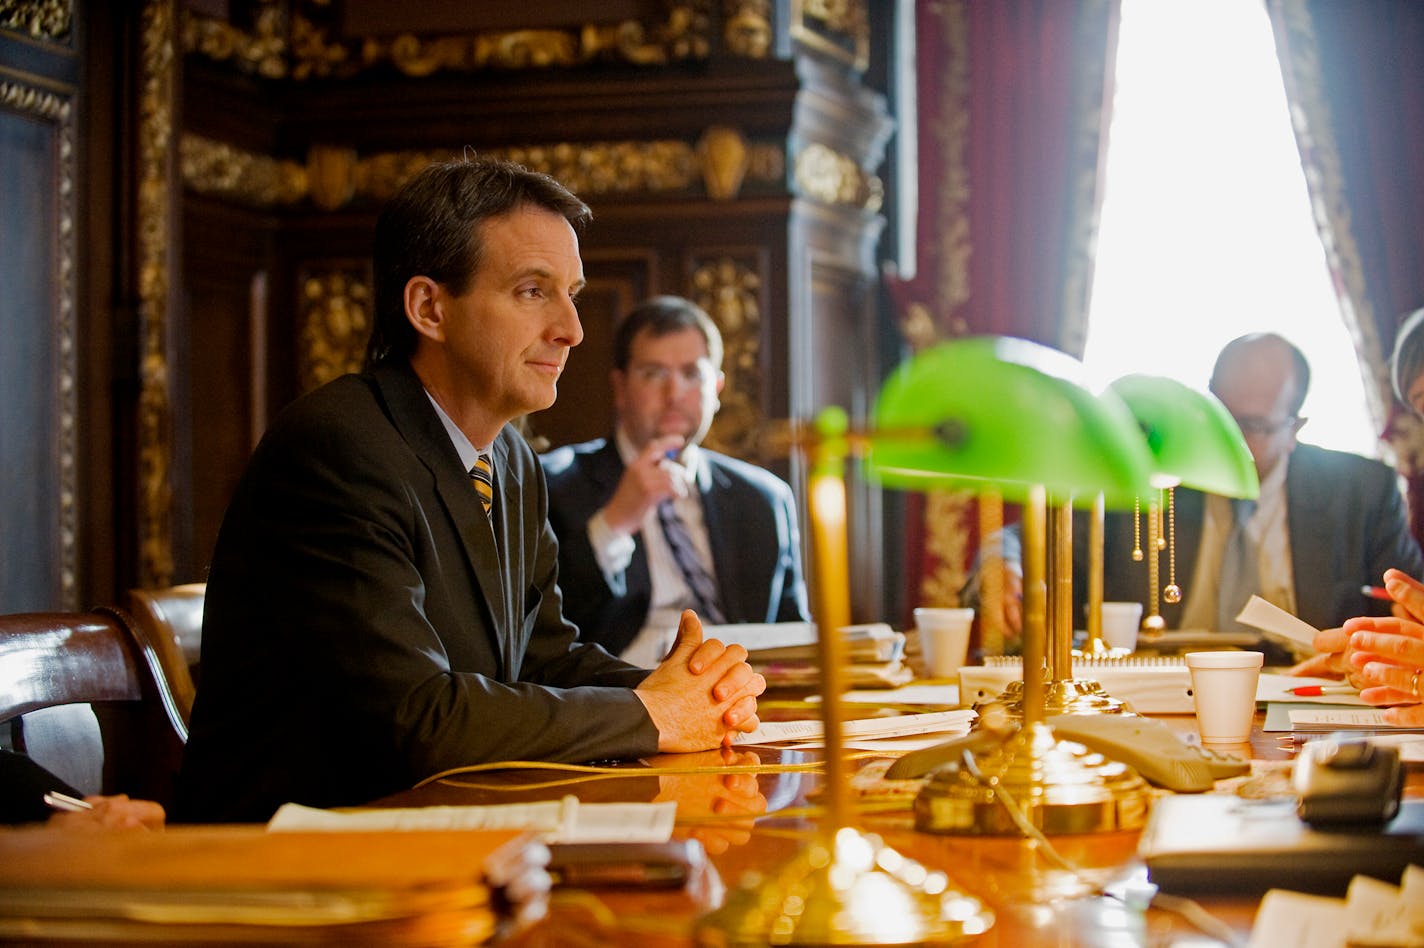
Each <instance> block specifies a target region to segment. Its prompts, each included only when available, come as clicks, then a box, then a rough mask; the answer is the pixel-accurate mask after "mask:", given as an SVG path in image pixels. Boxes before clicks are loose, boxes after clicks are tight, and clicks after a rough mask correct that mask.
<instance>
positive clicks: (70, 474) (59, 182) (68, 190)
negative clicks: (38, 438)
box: [0, 80, 79, 610]
mask: <svg viewBox="0 0 1424 948" xmlns="http://www.w3.org/2000/svg"><path fill="white" fill-rule="evenodd" d="M0 108H3V109H6V110H8V111H12V112H17V113H20V114H22V115H27V116H29V117H30V118H31V119H37V120H39V121H41V122H46V123H48V124H51V125H53V126H54V130H55V140H56V149H55V150H56V155H57V160H56V162H55V179H54V195H53V200H54V206H55V230H54V242H55V246H54V252H55V258H54V264H55V270H54V278H55V280H54V296H55V299H54V308H53V311H52V313H51V315H50V317H49V318H50V319H51V320H52V321H53V338H54V341H55V350H56V355H57V359H56V366H55V369H56V372H55V378H54V383H53V384H54V389H53V395H54V407H55V413H54V422H55V431H56V435H55V449H56V454H57V474H58V478H59V483H58V484H57V487H58V493H59V511H58V518H57V521H56V522H55V527H56V528H57V530H58V531H59V534H58V538H57V540H58V548H59V563H58V567H59V603H58V606H59V608H61V609H67V610H74V609H78V608H79V478H78V470H79V468H78V425H79V414H78V411H79V409H78V391H79V361H78V360H79V347H78V343H77V339H76V328H75V312H74V307H75V286H76V283H77V280H78V272H77V260H78V240H77V233H78V227H77V223H76V221H75V219H74V192H75V167H76V164H75V163H76V159H75V141H74V136H75V133H74V109H73V107H72V105H71V102H70V100H69V99H68V98H66V97H64V96H60V95H57V94H55V93H53V92H47V91H44V90H41V89H36V88H33V87H32V86H27V85H24V84H23V83H20V82H12V81H8V80H0Z"/></svg>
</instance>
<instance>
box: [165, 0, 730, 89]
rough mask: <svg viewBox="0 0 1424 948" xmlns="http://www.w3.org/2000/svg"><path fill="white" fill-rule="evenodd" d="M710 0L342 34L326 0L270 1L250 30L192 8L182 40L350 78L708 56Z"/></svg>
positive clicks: (297, 74) (267, 63) (225, 58)
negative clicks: (661, 15) (497, 24)
mask: <svg viewBox="0 0 1424 948" xmlns="http://www.w3.org/2000/svg"><path fill="white" fill-rule="evenodd" d="M709 2H710V0H681V2H673V3H669V4H668V6H667V15H666V19H664V20H663V21H662V22H641V21H639V20H622V21H619V22H616V23H601V22H591V23H585V24H583V25H581V26H578V27H568V28H562V29H521V30H506V31H501V32H482V33H472V34H456V35H443V36H425V37H422V36H414V35H412V34H409V33H406V34H401V35H399V36H396V37H394V38H385V37H376V36H367V37H351V38H345V37H338V36H335V35H333V32H334V28H333V18H332V15H331V12H330V9H329V5H328V4H324V3H318V2H316V0H308V2H306V3H293V4H291V12H290V15H288V14H286V13H285V12H284V9H283V8H281V7H279V6H277V5H270V6H264V7H263V8H262V9H261V11H260V12H259V15H258V16H257V18H256V22H255V29H254V30H253V31H252V32H248V31H245V30H242V29H240V28H238V27H235V26H233V25H231V24H230V23H227V22H224V21H222V20H216V19H213V18H211V17H204V16H201V15H199V14H196V13H191V12H189V13H187V14H186V15H185V17H184V24H183V49H184V52H185V53H197V54H200V55H203V56H206V57H208V58H209V59H212V60H214V61H217V62H225V63H231V64H232V65H234V66H235V67H236V68H238V69H240V70H242V71H244V72H254V73H258V74H260V75H263V76H267V77H269V78H291V79H295V80H306V79H313V78H328V77H339V78H349V77H351V76H354V75H358V74H360V73H362V72H366V71H369V70H373V69H380V68H388V67H394V68H395V69H397V70H399V71H400V72H401V73H403V74H405V75H407V76H413V77H424V76H430V75H433V74H435V73H437V72H442V71H449V72H479V71H483V70H491V69H515V70H517V69H548V68H555V67H570V66H580V65H583V64H585V63H590V62H598V61H605V60H612V61H615V62H624V63H632V64H634V65H661V64H664V63H669V62H678V61H682V60H699V59H706V58H707V55H708V52H709V49H710V42H709V38H708V37H709V33H710V30H711V25H710V24H711V17H710V16H709V15H708V4H709Z"/></svg>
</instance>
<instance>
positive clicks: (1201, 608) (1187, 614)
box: [1182, 455, 1295, 629]
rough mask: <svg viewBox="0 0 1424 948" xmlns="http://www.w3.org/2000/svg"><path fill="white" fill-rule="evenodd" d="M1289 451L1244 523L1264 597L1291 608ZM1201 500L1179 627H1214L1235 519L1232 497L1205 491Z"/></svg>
mask: <svg viewBox="0 0 1424 948" xmlns="http://www.w3.org/2000/svg"><path fill="white" fill-rule="evenodd" d="M1289 464H1290V455H1286V456H1285V457H1284V458H1282V459H1281V462H1280V463H1279V464H1277V465H1276V467H1275V470H1273V471H1271V473H1270V474H1268V475H1267V476H1266V479H1265V480H1264V481H1262V482H1261V496H1260V498H1259V499H1257V501H1256V510H1255V512H1254V513H1253V514H1252V515H1251V519H1250V520H1248V521H1247V523H1246V531H1247V533H1248V534H1249V535H1250V537H1251V539H1252V540H1253V541H1254V542H1255V544H1256V553H1257V563H1256V576H1257V578H1258V581H1259V584H1260V596H1261V598H1262V599H1265V600H1267V601H1268V602H1271V603H1273V604H1274V605H1277V606H1280V607H1281V608H1282V609H1284V610H1286V611H1287V612H1289V613H1291V614H1292V615H1294V614H1295V573H1294V570H1293V569H1292V565H1291V553H1290V527H1289V524H1288V523H1287V516H1286V513H1287V505H1286V470H1287V467H1288V466H1289ZM1205 499H1206V503H1205V504H1204V505H1203V514H1202V532H1201V546H1200V547H1198V549H1197V562H1196V567H1195V569H1194V570H1193V571H1192V576H1193V581H1192V585H1193V587H1194V588H1192V589H1188V590H1186V594H1187V601H1186V605H1185V607H1184V608H1183V609H1182V628H1184V629H1215V628H1216V598H1217V596H1216V592H1217V583H1216V577H1217V576H1218V574H1220V572H1221V559H1222V556H1223V554H1224V553H1225V551H1226V541H1227V540H1228V539H1229V538H1230V536H1231V528H1232V525H1233V520H1232V508H1231V501H1230V500H1229V499H1227V498H1225V497H1220V496H1218V495H1216V494H1207V495H1206V498H1205Z"/></svg>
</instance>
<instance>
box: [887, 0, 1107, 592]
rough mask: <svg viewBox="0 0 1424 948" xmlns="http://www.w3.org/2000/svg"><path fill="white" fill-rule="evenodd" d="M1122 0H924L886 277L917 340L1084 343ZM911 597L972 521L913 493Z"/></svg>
mask: <svg viewBox="0 0 1424 948" xmlns="http://www.w3.org/2000/svg"><path fill="white" fill-rule="evenodd" d="M1117 19H1118V3H1117V0H994V2H984V0H920V2H917V3H916V30H917V38H918V48H917V52H918V82H919V87H918V93H919V127H920V133H919V141H920V149H919V185H920V202H919V246H918V255H917V260H918V269H917V272H916V274H915V276H914V278H913V279H910V280H906V281H895V280H892V281H890V282H891V284H892V285H891V286H890V288H889V289H890V293H891V297H892V299H893V300H894V301H895V303H896V306H897V308H898V310H899V318H900V320H901V325H902V328H903V330H904V334H905V336H906V339H907V341H908V343H909V344H910V345H912V346H913V345H920V344H925V343H928V342H930V341H933V340H934V339H936V338H944V337H948V336H958V335H968V334H980V333H994V334H1002V335H1013V336H1022V337H1024V338H1028V339H1033V340H1035V341H1038V342H1042V343H1045V344H1047V345H1050V346H1053V347H1055V348H1059V349H1062V350H1064V351H1066V352H1068V353H1070V354H1072V355H1075V356H1077V355H1081V354H1082V346H1083V341H1084V338H1085V334H1086V320H1087V306H1088V299H1089V292H1090V280H1091V275H1092V267H1091V263H1092V261H1091V251H1092V245H1093V236H1094V232H1095V228H1096V224H1097V212H1098V206H1099V196H1100V187H1099V180H1100V166H1101V161H1102V157H1103V152H1104V148H1105V143H1106V130H1107V121H1108V105H1109V103H1110V102H1111V96H1110V91H1109V90H1110V76H1111V73H1112V70H1111V64H1112V63H1113V61H1114V59H1115V55H1116V46H1117ZM913 507H914V511H913V512H912V516H914V515H915V514H916V513H918V514H919V516H920V517H921V518H922V523H923V532H918V531H916V530H911V531H908V534H909V537H910V542H911V543H912V544H913V546H912V547H911V550H910V556H909V561H910V563H911V564H916V563H918V564H919V569H918V570H915V569H912V570H911V571H910V572H911V575H910V576H909V577H908V581H909V583H910V586H909V594H908V597H907V599H908V601H909V602H910V603H911V604H915V603H926V604H947V603H949V602H951V601H952V599H953V596H954V595H955V593H957V591H958V588H959V586H960V585H961V584H962V582H963V578H964V574H965V567H966V565H967V563H966V558H967V557H969V556H971V555H972V553H973V549H974V545H975V536H976V534H977V531H978V515H977V513H976V511H975V509H974V505H973V504H972V502H971V501H970V500H969V499H968V498H963V499H961V500H958V501H955V500H953V499H946V498H942V497H936V498H931V499H930V501H929V502H928V503H919V502H917V503H916V504H915V505H913Z"/></svg>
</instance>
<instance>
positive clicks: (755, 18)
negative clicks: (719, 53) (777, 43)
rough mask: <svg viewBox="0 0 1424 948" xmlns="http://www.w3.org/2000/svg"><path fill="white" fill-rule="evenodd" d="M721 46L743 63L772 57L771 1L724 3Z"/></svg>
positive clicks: (740, 0)
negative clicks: (741, 58) (739, 58)
mask: <svg viewBox="0 0 1424 948" xmlns="http://www.w3.org/2000/svg"><path fill="white" fill-rule="evenodd" d="M722 10H723V14H722V21H723V25H722V42H723V44H725V45H726V47H727V51H728V52H730V53H732V54H733V55H734V56H741V57H743V58H744V59H766V58H767V56H768V55H769V54H770V53H771V39H772V30H771V0H726V2H725V3H723V5H722Z"/></svg>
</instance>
